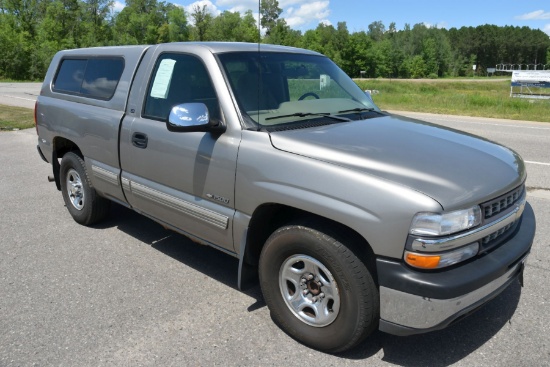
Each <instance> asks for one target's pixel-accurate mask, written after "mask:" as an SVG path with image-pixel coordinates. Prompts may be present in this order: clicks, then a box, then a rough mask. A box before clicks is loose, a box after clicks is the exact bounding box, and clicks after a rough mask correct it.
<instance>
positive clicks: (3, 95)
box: [0, 94, 36, 102]
mask: <svg viewBox="0 0 550 367" xmlns="http://www.w3.org/2000/svg"><path fill="white" fill-rule="evenodd" d="M0 97H8V98H16V99H23V100H25V101H33V102H34V101H36V99H31V98H23V97H16V96H8V95H7V94H1V95H0Z"/></svg>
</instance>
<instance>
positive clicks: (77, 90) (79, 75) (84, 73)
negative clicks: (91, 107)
mask: <svg viewBox="0 0 550 367" xmlns="http://www.w3.org/2000/svg"><path fill="white" fill-rule="evenodd" d="M123 70H124V60H123V59H122V58H87V59H64V60H63V61H62V62H61V65H60V66H59V70H58V72H57V76H56V77H55V80H54V85H53V90H54V91H55V92H60V93H67V94H75V95H82V96H85V97H90V98H96V99H104V100H108V99H111V98H112V97H113V94H114V93H115V90H116V87H117V85H118V82H119V81H120V76H121V75H122V71H123Z"/></svg>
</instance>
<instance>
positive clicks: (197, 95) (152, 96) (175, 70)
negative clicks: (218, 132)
mask: <svg viewBox="0 0 550 367" xmlns="http://www.w3.org/2000/svg"><path fill="white" fill-rule="evenodd" d="M192 102H200V103H204V104H205V105H206V107H208V111H209V113H210V117H211V118H214V119H219V118H220V107H219V103H218V97H217V95H216V92H215V90H214V87H213V85H212V81H211V80H210V76H209V75H208V71H207V70H206V68H205V66H204V64H203V63H202V61H201V60H200V59H198V58H196V57H195V56H191V55H182V54H168V53H166V54H162V55H161V56H160V57H159V59H158V60H157V64H156V66H155V70H154V71H153V74H152V78H151V81H150V83H149V89H148V92H147V99H146V100H145V109H144V111H143V115H144V116H146V117H149V118H153V119H157V120H166V119H167V118H168V115H169V114H170V110H171V109H172V107H173V106H175V105H178V104H181V103H192Z"/></svg>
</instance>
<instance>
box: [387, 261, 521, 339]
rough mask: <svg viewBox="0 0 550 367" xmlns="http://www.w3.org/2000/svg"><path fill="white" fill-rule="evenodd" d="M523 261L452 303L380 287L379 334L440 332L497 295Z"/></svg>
mask: <svg viewBox="0 0 550 367" xmlns="http://www.w3.org/2000/svg"><path fill="white" fill-rule="evenodd" d="M526 260H527V255H526V256H525V257H524V258H523V259H521V260H520V261H519V262H518V263H517V264H516V265H515V266H513V267H512V268H511V269H510V270H509V271H508V272H506V273H505V274H504V275H502V276H501V277H500V278H497V279H495V280H493V281H492V282H490V283H488V284H486V285H485V286H483V287H481V288H479V289H477V290H475V291H473V292H470V293H467V294H465V295H463V296H459V297H455V298H451V299H433V298H426V297H421V296H415V295H412V294H409V293H405V292H400V291H397V290H394V289H390V288H386V287H380V319H381V320H380V330H382V331H386V332H388V333H390V334H398V335H412V334H419V333H424V332H428V331H433V330H439V329H443V328H445V327H446V326H448V325H449V324H451V323H452V322H453V321H455V320H457V319H459V318H461V317H462V316H464V315H466V314H468V313H470V312H472V311H474V310H475V309H477V308H478V307H479V306H481V305H483V304H485V303H486V302H488V301H490V300H491V299H493V298H494V297H496V296H497V295H499V294H500V293H501V292H502V291H503V290H504V289H506V288H507V287H508V286H509V285H510V284H511V283H512V281H514V280H515V279H517V278H518V276H519V275H520V274H521V273H522V272H523V268H524V266H525V261H526Z"/></svg>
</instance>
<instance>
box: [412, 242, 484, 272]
mask: <svg viewBox="0 0 550 367" xmlns="http://www.w3.org/2000/svg"><path fill="white" fill-rule="evenodd" d="M478 251H479V244H478V243H477V242H474V243H471V244H469V245H467V246H464V247H461V248H459V249H456V250H453V251H449V252H442V253H439V254H425V253H417V252H411V251H405V262H406V263H407V264H409V265H411V266H414V267H415V268H420V269H439V268H444V267H446V266H451V265H454V264H457V263H459V262H461V261H464V260H466V259H469V258H471V257H474V256H476V255H477V252H478Z"/></svg>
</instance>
